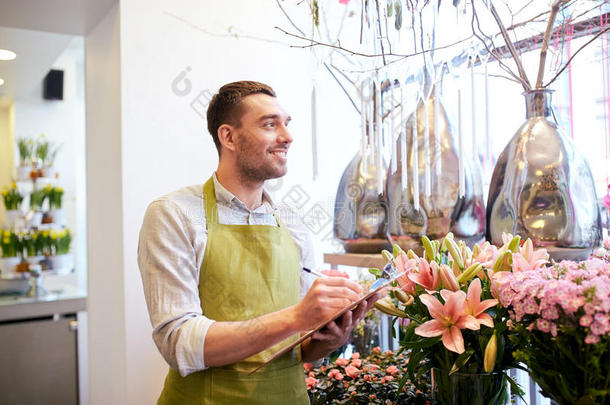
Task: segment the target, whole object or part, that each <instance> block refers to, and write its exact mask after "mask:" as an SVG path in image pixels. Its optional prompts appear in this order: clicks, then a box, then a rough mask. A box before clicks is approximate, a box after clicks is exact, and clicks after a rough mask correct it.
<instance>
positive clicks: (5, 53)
mask: <svg viewBox="0 0 610 405" xmlns="http://www.w3.org/2000/svg"><path fill="white" fill-rule="evenodd" d="M16 57H17V54H16V53H15V52H13V51H9V50H8V49H0V60H13V59H15V58H16Z"/></svg>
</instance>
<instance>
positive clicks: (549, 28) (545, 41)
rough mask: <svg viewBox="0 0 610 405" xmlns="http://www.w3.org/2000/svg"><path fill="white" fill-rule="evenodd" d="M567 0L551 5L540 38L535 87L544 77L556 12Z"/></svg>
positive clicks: (538, 85) (557, 0)
mask: <svg viewBox="0 0 610 405" xmlns="http://www.w3.org/2000/svg"><path fill="white" fill-rule="evenodd" d="M566 2H567V0H555V2H554V3H553V6H552V7H551V15H550V16H549V22H548V23H547V25H546V31H545V32H544V39H543V40H542V49H541V50H540V64H539V65H538V78H537V79H536V88H537V89H539V88H541V87H542V78H543V77H544V65H545V64H546V52H547V49H548V48H549V38H550V37H551V31H552V30H553V24H555V18H556V17H557V12H558V11H559V9H560V8H561V6H562V5H563V4H565V3H566Z"/></svg>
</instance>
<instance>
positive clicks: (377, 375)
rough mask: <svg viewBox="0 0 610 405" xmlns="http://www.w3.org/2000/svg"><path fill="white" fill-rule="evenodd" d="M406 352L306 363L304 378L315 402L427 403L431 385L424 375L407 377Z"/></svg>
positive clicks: (354, 355)
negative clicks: (316, 365) (415, 380)
mask: <svg viewBox="0 0 610 405" xmlns="http://www.w3.org/2000/svg"><path fill="white" fill-rule="evenodd" d="M407 362H408V358H407V357H406V354H405V353H399V354H396V353H394V352H392V351H387V352H382V351H381V350H380V349H379V347H375V348H374V349H373V352H372V354H371V355H370V356H368V357H365V358H360V354H359V353H354V354H353V355H352V356H351V358H349V359H347V358H338V359H336V360H335V361H334V363H332V364H331V365H329V366H322V367H319V368H314V367H313V366H312V365H311V364H310V363H305V364H304V368H305V382H306V383H307V391H308V393H309V398H310V400H311V403H312V404H320V405H321V404H389V403H391V404H427V403H429V402H430V401H429V400H430V395H429V394H430V388H429V384H428V381H427V380H426V379H425V377H423V378H422V380H421V381H419V382H418V385H417V386H416V385H415V384H413V383H411V382H410V381H409V380H405V381H404V383H403V384H402V386H401V387H400V389H399V381H401V380H402V379H403V378H404V376H405V375H406V373H405V372H406V369H405V368H404V365H405V364H406V363H407Z"/></svg>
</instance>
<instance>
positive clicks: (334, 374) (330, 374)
mask: <svg viewBox="0 0 610 405" xmlns="http://www.w3.org/2000/svg"><path fill="white" fill-rule="evenodd" d="M328 378H330V379H333V378H334V379H335V380H338V381H341V380H343V374H341V372H340V371H339V370H337V369H336V368H333V369H332V370H330V371H329V372H328Z"/></svg>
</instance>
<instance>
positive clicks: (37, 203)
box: [30, 189, 47, 227]
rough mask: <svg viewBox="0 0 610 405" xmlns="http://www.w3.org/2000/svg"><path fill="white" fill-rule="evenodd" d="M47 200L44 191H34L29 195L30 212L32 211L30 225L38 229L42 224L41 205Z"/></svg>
mask: <svg viewBox="0 0 610 405" xmlns="http://www.w3.org/2000/svg"><path fill="white" fill-rule="evenodd" d="M46 198H47V193H46V192H45V190H44V189H36V190H34V191H32V193H31V194H30V210H31V211H33V216H32V219H31V221H30V225H31V226H33V227H39V226H40V224H41V222H42V205H43V204H44V201H45V200H46Z"/></svg>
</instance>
